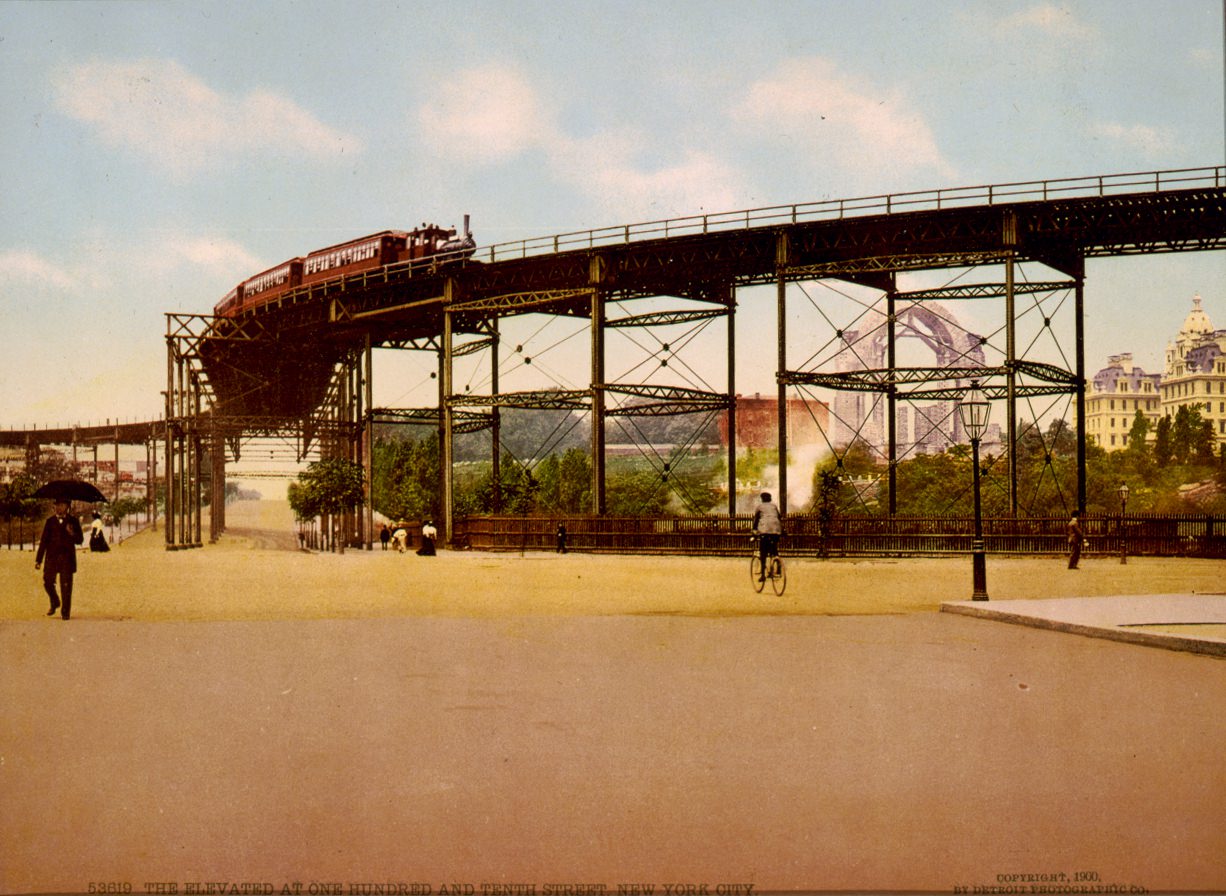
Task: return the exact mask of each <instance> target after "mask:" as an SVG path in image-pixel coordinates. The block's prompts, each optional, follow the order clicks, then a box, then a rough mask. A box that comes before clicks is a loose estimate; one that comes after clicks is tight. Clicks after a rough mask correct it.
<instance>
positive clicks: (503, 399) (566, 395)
mask: <svg viewBox="0 0 1226 896" xmlns="http://www.w3.org/2000/svg"><path fill="white" fill-rule="evenodd" d="M591 402H592V393H591V390H587V389H584V390H565V389H540V390H536V391H527V392H501V393H499V394H498V395H460V394H456V395H451V396H448V398H447V404H448V406H450V407H499V408H523V409H527V410H538V411H560V410H570V409H575V410H585V411H586V410H589V409H590V408H591Z"/></svg>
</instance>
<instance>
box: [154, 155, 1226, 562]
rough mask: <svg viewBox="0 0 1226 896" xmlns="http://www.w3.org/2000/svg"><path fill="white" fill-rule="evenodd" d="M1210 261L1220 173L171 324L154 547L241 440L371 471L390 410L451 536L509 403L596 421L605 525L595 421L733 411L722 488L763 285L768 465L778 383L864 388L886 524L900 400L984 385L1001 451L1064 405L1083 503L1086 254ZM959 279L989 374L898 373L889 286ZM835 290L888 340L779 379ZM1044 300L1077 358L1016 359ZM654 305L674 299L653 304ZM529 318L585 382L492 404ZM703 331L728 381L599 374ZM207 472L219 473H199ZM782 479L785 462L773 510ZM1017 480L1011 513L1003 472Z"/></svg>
mask: <svg viewBox="0 0 1226 896" xmlns="http://www.w3.org/2000/svg"><path fill="white" fill-rule="evenodd" d="M1223 248H1226V168H1223V167H1213V168H1199V169H1184V170H1178V171H1157V172H1144V173H1130V174H1119V175H1104V176H1094V177H1088V178H1078V179H1064V180H1051V181H1039V182H1027V183H1013V184H997V185H985V186H975V187H961V188H955V189H943V190H934V191H925V192H915V193H902V194H891V195H881V196H871V197H863V198H858V199H846V200H831V201H822V202H814V203H803V204H796V205H788V206H775V207H769V208H758V209H749V210H742V211H736V212H729V213H723V214H711V215H698V216H690V217H684V218H676V219H669V220H661V221H654V222H646V223H641V224H634V225H623V226H618V227H610V228H601V229H595V230H585V231H577V232H571V233H564V234H556V235H552V236H547V237H542V238H538V239H531V240H522V241H516V242H510V243H501V244H497V245H493V246H488V247H485V248H479V249H478V250H477V251H476V252H475V254H473V255H472V257H471V258H468V259H464V260H458V261H455V262H452V263H446V264H444V263H439V261H438V260H437V259H423V260H417V261H412V262H404V263H399V264H391V265H387V266H384V267H381V268H378V269H375V270H373V271H368V272H363V273H362V274H360V275H355V276H351V277H343V278H337V279H334V280H328V281H324V282H317V283H311V284H309V285H305V286H302V287H300V288H298V289H294V290H291V291H288V292H286V293H284V294H282V295H280V296H279V297H278V298H277V299H276V300H275V301H272V302H269V303H267V304H264V305H261V306H258V307H256V308H254V309H251V310H250V311H249V312H247V313H243V314H240V315H237V316H234V317H214V316H211V315H183V314H169V315H167V333H166V339H167V345H168V354H167V406H166V433H167V435H166V438H167V446H168V447H167V454H168V457H169V458H170V462H169V464H168V477H169V479H168V485H169V488H168V492H169V493H170V494H171V495H172V504H173V506H174V516H175V519H177V520H178V523H177V525H171V526H168V527H167V539H168V545H170V546H172V547H173V546H177V545H181V544H185V543H188V542H190V540H191V539H190V538H189V537H188V536H187V535H186V533H189V532H191V531H193V520H195V523H196V525H195V527H194V531H199V500H200V499H199V491H200V489H199V483H200V482H201V481H202V479H204V478H208V479H211V481H212V483H213V487H214V488H218V487H224V476H225V463H226V461H227V459H231V460H232V459H234V458H236V457H238V456H239V453H240V451H241V446H242V445H243V443H244V441H245V440H249V439H251V438H254V437H275V438H281V439H287V440H292V441H293V442H294V443H295V444H297V445H298V446H299V447H300V449H301V450H302V451H304V452H305V451H306V450H318V451H321V452H323V453H326V454H330V455H339V456H346V457H350V458H351V459H353V460H355V461H357V462H359V463H362V464H363V465H364V466H366V468H367V469H369V467H370V452H371V438H372V437H371V432H372V427H373V425H374V422H375V421H377V420H379V419H388V418H389V417H395V416H396V415H401V416H402V417H404V418H412V419H416V420H418V421H431V422H436V423H437V425H438V427H439V432H440V436H441V445H442V455H443V459H442V465H441V466H442V469H441V471H440V475H441V477H442V484H443V496H444V513H443V519H442V521H441V522H442V526H441V528H442V530H443V535H444V537H447V536H448V535H449V534H450V532H451V528H452V513H451V496H452V479H451V469H452V466H453V464H452V461H453V451H454V441H453V436H454V434H455V433H457V432H459V431H461V430H463V429H470V430H471V429H478V428H488V429H490V430H491V431H492V440H493V441H492V444H493V446H494V449H493V452H492V455H491V460H492V463H493V465H494V469H495V475H496V476H497V470H498V441H499V414H500V410H501V409H503V408H508V407H515V408H540V407H567V408H572V409H578V410H581V411H583V412H585V413H587V414H588V415H589V417H590V424H591V432H590V443H591V457H592V469H593V481H592V494H593V497H594V510H595V512H596V513H597V514H603V513H604V512H605V509H606V501H605V465H604V455H605V439H606V436H605V430H606V423H607V421H608V419H609V418H610V417H611V416H616V415H619V414H638V413H669V414H687V413H700V412H708V413H709V412H719V413H723V414H726V415H727V416H728V425H729V429H728V431H729V433H730V437H729V439H728V442H729V446H730V447H729V451H728V464H727V465H728V471H729V472H728V474H729V481H730V482H731V483H734V482H735V481H736V451H735V447H734V446H735V444H736V439H735V432H736V423H735V408H736V402H735V396H736V356H735V344H736V342H735V333H736V324H737V321H738V315H737V306H738V297H737V296H738V290H740V289H743V288H746V287H751V286H754V287H761V286H764V285H766V286H774V288H775V293H774V306H775V307H774V308H773V309H772V310H773V312H774V313H773V314H772V315H770V316H771V317H773V318H774V319H775V321H776V323H775V327H774V332H773V333H772V332H769V331H766V332H762V334H761V339H759V340H757V341H758V342H759V343H760V344H765V345H770V346H772V347H773V349H774V355H775V358H776V371H775V376H776V383H777V388H778V398H779V401H778V408H779V420H778V433H779V437H778V438H779V445H778V448H779V452H780V457H787V456H788V445H787V430H788V426H787V420H786V408H787V401H786V394H787V390H788V389H795V388H807V387H822V388H827V389H834V390H850V391H863V392H866V393H871V394H873V395H875V396H877V397H878V398H879V400H880V401H882V402H884V404H885V405H886V407H887V408H888V410H887V411H886V419H887V420H888V421H889V428H890V433H889V450H888V457H887V458H886V460H887V462H888V464H887V465H888V468H889V471H890V496H891V497H890V501H891V510H893V500H894V498H893V495H894V480H893V471H894V466H895V464H896V462H897V460H898V457H897V451H896V438H895V433H894V421H895V419H896V414H895V410H896V408H897V406H898V404H899V403H900V402H906V401H911V400H918V399H921V398H924V399H932V400H945V401H956V400H957V399H958V398H959V397H960V396H961V395H962V394H963V393H964V392H965V390H966V389H968V388H969V386H970V384H971V382H972V381H974V382H978V383H979V384H980V385H981V386H982V387H983V388H984V389H985V391H986V392H987V393H988V395H989V397H990V398H992V399H993V400H996V401H999V402H1002V403H1004V405H1005V408H1006V412H1005V418H1004V419H1005V422H1004V424H1003V426H1004V427H1005V429H1006V430H1007V431H1006V432H1005V434H1004V438H1005V440H1006V444H1007V445H1014V444H1016V442H1017V438H1018V431H1017V425H1018V408H1019V402H1022V401H1025V400H1026V399H1027V398H1028V397H1031V396H1040V395H1051V394H1058V395H1059V394H1063V395H1067V396H1069V397H1070V399H1071V401H1072V402H1073V403H1074V404H1075V406H1076V411H1075V416H1076V419H1077V421H1078V433H1077V440H1078V445H1079V459H1078V468H1079V469H1078V480H1079V494H1078V496H1077V503H1078V504H1079V505H1080V506H1084V504H1085V455H1084V452H1085V432H1084V428H1083V421H1084V400H1085V386H1086V370H1085V351H1084V287H1085V277H1086V260H1087V259H1092V258H1103V257H1120V256H1129V255H1152V254H1157V253H1171V252H1189V251H1220V250H1222V249H1223ZM1022 265H1038V266H1041V267H1042V269H1043V270H1044V273H1045V276H1044V277H1043V279H1042V280H1041V281H1039V286H1038V287H1036V282H1035V281H1034V279H1033V278H1028V279H1024V278H1022V277H1019V273H1018V272H1019V270H1020V267H1021V266H1022ZM954 268H959V269H970V270H976V271H989V272H991V274H992V276H993V277H995V278H996V279H994V280H993V281H991V282H989V283H975V284H972V285H968V286H956V287H949V288H947V289H946V290H944V291H943V292H939V295H940V296H941V297H943V298H959V297H963V298H965V297H975V298H986V299H989V300H991V301H993V302H996V303H999V305H1000V306H1001V308H1000V311H1001V316H1002V318H1003V320H1004V325H1003V328H1002V329H1003V331H1004V332H1003V337H1004V345H1003V346H1002V348H1001V358H1000V360H999V362H998V363H992V364H972V363H969V362H968V361H967V360H966V359H961V360H960V361H959V362H958V363H953V364H945V365H943V366H933V367H916V366H914V365H912V366H909V367H908V366H904V365H902V364H900V363H898V361H897V358H896V353H895V347H896V345H897V342H898V339H899V333H898V331H897V326H898V324H897V321H898V315H897V311H898V308H899V306H900V303H914V302H924V301H930V300H932V299H933V298H934V296H935V295H936V294H933V295H928V296H925V295H920V294H918V293H906V292H903V291H902V290H900V288H899V283H898V276H899V275H900V274H903V273H906V272H915V271H939V270H942V269H954ZM831 280H833V281H843V282H847V283H852V284H856V285H858V286H860V287H867V288H869V289H872V290H876V291H879V292H880V296H881V301H882V303H883V305H884V307H885V309H886V314H885V316H884V319H885V321H886V324H885V326H886V328H887V333H886V334H885V335H884V338H885V340H886V342H887V344H888V346H889V351H888V356H887V357H888V361H887V364H886V365H885V366H884V367H882V368H864V369H857V370H847V369H837V368H822V367H820V366H818V367H813V366H800V367H798V366H795V365H793V364H789V358H793V357H795V351H794V350H795V348H796V347H797V346H800V345H802V344H804V343H806V341H811V340H812V334H810V333H803V332H802V333H789V332H788V331H787V321H788V313H787V312H788V302H789V286H790V285H792V284H796V283H803V282H807V281H831ZM1039 288H1041V289H1043V290H1046V291H1048V292H1054V291H1064V292H1066V293H1067V294H1068V295H1069V296H1071V302H1070V305H1071V308H1072V322H1071V326H1070V328H1069V329H1071V331H1072V332H1071V334H1070V337H1071V348H1070V349H1069V351H1068V352H1067V353H1066V354H1065V355H1064V356H1063V357H1064V360H1063V361H1062V362H1061V363H1056V364H1053V363H1051V362H1050V361H1048V360H1044V359H1039V358H1034V357H1028V355H1027V348H1026V347H1025V346H1019V343H1018V339H1017V323H1018V319H1019V311H1018V309H1017V307H1016V302H1017V300H1018V299H1019V297H1020V296H1022V295H1024V294H1027V293H1034V292H1036V291H1037V290H1038V289H1039ZM640 299H653V300H657V301H656V303H655V304H654V305H653V307H652V308H651V310H650V311H645V312H644V313H641V314H636V313H631V312H627V310H626V309H630V308H633V307H634V303H635V302H636V300H640ZM661 300H662V301H664V302H665V303H666V304H667V303H669V302H674V303H675V306H674V307H671V308H669V309H667V310H663V311H661V310H660V309H659V307H658V305H659V303H660V301H661ZM614 306H615V308H614ZM529 313H531V314H540V315H549V316H554V317H566V318H572V319H579V320H582V321H584V322H585V323H586V325H587V327H588V332H589V344H590V351H589V357H590V365H589V370H588V371H587V380H588V383H587V386H586V387H585V388H580V389H569V390H543V391H542V390H533V391H529V392H504V391H500V390H499V387H498V369H499V359H500V351H501V346H500V329H499V321H500V320H501V319H503V318H509V317H513V316H516V315H521V314H529ZM766 316H767V315H762V314H755V315H753V317H752V320H751V326H754V327H756V328H757V327H761V324H760V323H759V321H760V320H761V319H762V318H763V317H766ZM711 319H713V320H723V321H724V323H725V329H726V335H727V341H726V345H727V356H726V358H725V359H724V365H723V366H724V367H725V369H726V373H727V381H726V388H722V389H718V390H703V389H695V388H693V387H692V386H687V385H683V384H675V385H659V384H655V383H651V384H649V383H646V382H611V381H609V379H608V377H607V374H606V348H605V337H606V333H607V332H609V331H611V330H614V329H618V328H642V329H648V328H654V327H661V326H672V325H676V324H679V323H687V322H697V321H702V320H711ZM1048 323H1050V322H1049V321H1047V320H1046V318H1045V319H1044V325H1045V326H1046V325H1048ZM833 329H834V330H835V338H836V339H838V338H841V337H842V336H843V332H844V331H843V329H842V328H840V327H838V326H837V324H836V325H835V326H834V327H833ZM376 347H390V348H400V349H406V350H422V351H428V352H432V353H435V354H436V355H437V358H438V368H439V380H440V390H439V391H440V397H439V402H438V404H437V406H436V407H433V408H418V409H386V408H376V407H374V405H373V398H372V380H373V370H372V355H371V352H372V349H373V348H376ZM789 349H792V351H791V352H790V351H789ZM474 353H485V354H488V355H489V359H490V371H491V373H490V381H491V389H490V391H489V392H488V393H486V394H482V395H474V394H471V393H468V392H463V391H460V390H458V389H457V388H455V382H454V362H455V359H456V358H457V357H460V356H462V355H467V354H474ZM806 354H807V352H806ZM1009 454H1010V457H1012V456H1013V452H1009ZM1011 462H1012V461H1011ZM204 463H207V464H208V465H209V467H210V470H211V474H212V475H211V476H208V477H205V476H203V475H202V464H204ZM786 477H787V473H786V465H781V472H780V478H781V481H780V491H781V493H782V494H781V498H782V500H783V502H784V506H785V507H786V502H787V493H788V483H787V478H786ZM1009 482H1010V491H1011V494H1012V500H1013V502H1014V503H1013V507H1014V510H1015V511H1016V508H1017V505H1016V470H1015V469H1014V470H1011V471H1010V477H1009ZM219 483H221V485H220V486H219ZM734 501H735V489H734V488H730V489H729V509H728V512H729V515H732V514H734V513H735V505H734ZM214 506H215V507H216V506H218V505H217V504H216V503H215V504H214ZM213 525H214V526H215V527H218V526H224V519H221V520H218V519H216V515H215V517H214V522H213ZM347 525H348V526H349V527H350V537H352V538H353V539H354V540H357V541H361V542H365V543H369V541H370V537H371V529H372V526H371V519H370V507H369V501H368V502H367V507H366V509H365V512H364V513H363V514H361V515H359V516H358V517H357V518H355V519H354V520H352V521H350V522H349V523H347Z"/></svg>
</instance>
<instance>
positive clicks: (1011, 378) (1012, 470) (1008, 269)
mask: <svg viewBox="0 0 1226 896" xmlns="http://www.w3.org/2000/svg"><path fill="white" fill-rule="evenodd" d="M1003 237H1004V243H1005V246H1006V247H1008V249H1009V253H1008V256H1007V257H1006V259H1005V386H1006V388H1005V412H1006V413H1007V414H1008V415H1009V420H1008V421H1007V432H1008V440H1009V515H1010V516H1017V320H1016V317H1015V313H1014V306H1013V289H1014V284H1013V275H1014V271H1013V267H1014V264H1015V263H1016V259H1017V256H1016V253H1015V252H1014V251H1013V247H1014V246H1015V245H1017V218H1015V217H1014V216H1013V215H1012V214H1008V215H1006V217H1005V221H1004V234H1003Z"/></svg>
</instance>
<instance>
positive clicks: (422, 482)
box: [371, 432, 442, 519]
mask: <svg viewBox="0 0 1226 896" xmlns="http://www.w3.org/2000/svg"><path fill="white" fill-rule="evenodd" d="M372 467H373V471H372V473H371V485H372V491H373V494H374V497H373V501H374V505H375V509H376V510H378V511H379V512H380V513H383V514H386V515H387V516H389V517H392V518H394V519H433V518H434V517H436V516H439V515H440V511H441V509H442V484H441V482H440V479H441V477H440V476H439V439H438V433H437V432H432V433H431V434H430V435H429V436H428V437H426V438H424V439H421V440H416V439H411V438H410V439H400V438H392V439H381V440H380V441H378V442H376V443H375V446H374V452H373V460H372Z"/></svg>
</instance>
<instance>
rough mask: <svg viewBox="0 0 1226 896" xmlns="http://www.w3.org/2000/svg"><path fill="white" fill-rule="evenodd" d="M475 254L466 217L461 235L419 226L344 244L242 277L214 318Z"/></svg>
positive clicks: (390, 231) (446, 229)
mask: <svg viewBox="0 0 1226 896" xmlns="http://www.w3.org/2000/svg"><path fill="white" fill-rule="evenodd" d="M476 249H477V243H476V241H475V240H474V239H473V235H472V231H471V230H469V226H468V215H465V216H464V232H463V234H459V233H457V232H456V229H455V228H454V227H451V228H443V227H439V226H438V225H437V224H422V225H421V226H420V227H418V228H416V229H415V230H383V231H380V232H379V233H372V234H370V235H369V236H363V237H359V238H358V239H355V240H349V241H348V242H344V243H338V244H337V245H335V246H327V247H325V248H323V249H316V250H315V251H314V252H311V253H309V254H307V255H300V256H298V257H297V258H291V259H289V261H283V262H281V264H279V265H276V266H275V267H271V268H269V269H268V270H266V271H261V272H260V273H258V274H256V275H255V276H254V277H248V278H247V279H246V280H244V281H243V282H242V283H240V284H238V286H236V287H234V289H232V290H230V291H229V292H228V293H226V295H225V298H223V299H222V300H221V301H220V302H218V303H217V304H216V305H214V306H213V313H214V314H215V315H216V316H217V317H237V316H238V315H240V314H244V313H246V312H248V311H250V310H251V309H252V308H257V307H259V306H260V305H264V304H267V303H268V302H271V301H272V300H273V299H276V298H277V297H278V296H280V295H282V294H283V293H286V292H288V291H289V290H291V289H295V288H297V287H299V286H305V285H309V284H311V283H318V282H320V281H323V280H332V279H335V278H337V277H346V276H348V275H350V274H358V273H361V272H363V271H369V270H374V269H376V268H381V267H385V266H387V265H391V264H397V263H400V262H413V261H422V260H425V259H432V260H434V262H435V263H438V264H450V263H454V262H456V261H460V260H463V259H467V258H470V257H471V256H472V254H473V253H474V252H475V251H476Z"/></svg>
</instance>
